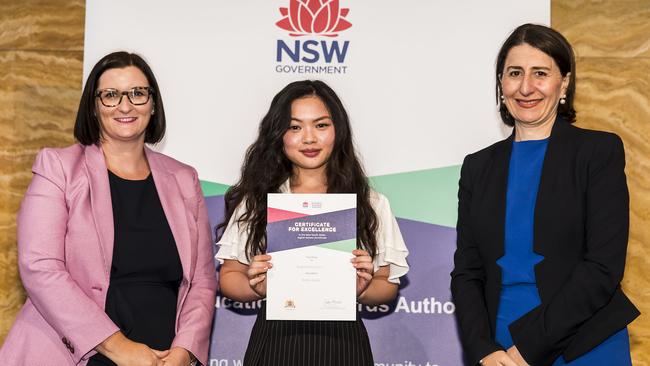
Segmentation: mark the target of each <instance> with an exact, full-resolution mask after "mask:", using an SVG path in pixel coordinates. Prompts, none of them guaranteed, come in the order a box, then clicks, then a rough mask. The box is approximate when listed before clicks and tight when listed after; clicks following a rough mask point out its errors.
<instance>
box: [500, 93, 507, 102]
mask: <svg viewBox="0 0 650 366" xmlns="http://www.w3.org/2000/svg"><path fill="white" fill-rule="evenodd" d="M504 100H506V98H505V97H504V96H503V94H501V101H502V102H503V101H504Z"/></svg>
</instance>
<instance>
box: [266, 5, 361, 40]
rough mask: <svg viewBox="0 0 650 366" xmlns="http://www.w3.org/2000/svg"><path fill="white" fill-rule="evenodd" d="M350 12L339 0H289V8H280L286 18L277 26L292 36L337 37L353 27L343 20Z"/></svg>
mask: <svg viewBox="0 0 650 366" xmlns="http://www.w3.org/2000/svg"><path fill="white" fill-rule="evenodd" d="M349 12H350V9H341V8H340V7H339V0H289V8H280V13H281V14H282V15H283V16H284V18H282V19H281V20H280V21H278V22H277V23H275V25H277V26H278V27H280V28H282V29H284V30H287V31H289V32H291V33H289V35H291V36H304V35H307V34H317V35H321V36H327V37H336V36H337V35H338V34H337V33H338V32H340V31H343V30H346V29H348V28H350V27H351V26H352V24H351V23H350V22H348V21H347V20H345V19H343V18H344V17H345V16H347V15H348V13H349Z"/></svg>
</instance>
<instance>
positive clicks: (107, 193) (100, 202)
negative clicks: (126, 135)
mask: <svg viewBox="0 0 650 366" xmlns="http://www.w3.org/2000/svg"><path fill="white" fill-rule="evenodd" d="M84 155H85V160H86V172H87V174H88V185H89V187H90V207H91V211H92V215H93V221H95V227H96V229H97V233H98V235H99V242H100V246H101V251H102V254H103V256H104V258H103V259H104V271H105V273H106V276H107V278H110V270H111V264H112V262H113V241H114V237H115V227H114V226H115V225H114V222H113V203H112V202H111V188H110V185H109V183H108V169H107V168H106V161H105V160H104V153H103V152H102V150H101V148H100V147H99V146H97V145H89V146H86V147H85V149H84Z"/></svg>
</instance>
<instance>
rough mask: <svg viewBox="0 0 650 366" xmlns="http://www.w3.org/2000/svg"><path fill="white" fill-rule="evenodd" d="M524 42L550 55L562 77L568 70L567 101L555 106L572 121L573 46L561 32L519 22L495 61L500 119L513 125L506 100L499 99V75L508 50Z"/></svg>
mask: <svg viewBox="0 0 650 366" xmlns="http://www.w3.org/2000/svg"><path fill="white" fill-rule="evenodd" d="M524 43H525V44H528V45H530V46H532V47H535V48H537V49H538V50H540V51H542V52H544V53H545V54H547V55H549V56H550V57H551V58H553V60H554V61H555V63H556V64H557V66H558V67H559V68H560V73H561V74H562V76H563V77H564V76H566V75H567V74H568V73H569V72H570V73H571V76H570V77H569V86H568V87H567V90H566V98H565V100H566V102H565V103H564V104H559V105H558V108H557V114H558V116H560V117H562V118H564V120H566V121H567V122H569V123H573V122H575V120H576V110H575V108H573V99H574V98H575V94H576V60H575V56H574V53H573V48H572V47H571V44H569V41H567V39H566V38H564V36H563V35H562V34H560V32H558V31H556V30H554V29H552V28H549V27H547V26H544V25H538V24H524V25H520V26H519V27H517V29H515V30H514V31H513V32H512V34H510V36H508V39H506V41H505V42H504V43H503V46H501V50H499V55H498V56H497V64H496V97H497V105H498V106H499V113H500V114H501V120H502V121H503V123H505V124H507V125H508V126H514V125H515V120H514V118H513V117H512V115H511V114H510V112H508V109H507V108H506V106H505V103H502V102H501V95H502V94H503V91H502V90H501V74H502V73H503V67H504V65H505V63H506V57H508V52H510V49H512V48H513V47H515V46H519V45H522V44H524Z"/></svg>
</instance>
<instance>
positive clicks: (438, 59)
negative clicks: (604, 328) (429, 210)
mask: <svg viewBox="0 0 650 366" xmlns="http://www.w3.org/2000/svg"><path fill="white" fill-rule="evenodd" d="M340 5H341V7H342V8H349V9H350V11H349V14H347V16H346V17H345V18H346V19H347V20H348V21H349V22H350V23H352V27H351V28H349V29H347V30H345V31H342V32H340V34H339V35H338V37H334V38H332V37H318V36H304V37H292V36H290V35H289V34H288V32H287V31H285V30H283V29H280V28H279V27H277V26H276V25H275V23H276V22H278V21H279V20H280V19H282V15H281V14H280V11H279V8H280V7H288V6H289V0H273V1H270V0H248V1H211V0H194V1H188V2H185V3H183V4H181V3H179V2H163V1H155V0H140V1H136V2H134V1H126V0H114V1H111V2H106V1H88V2H87V3H86V32H85V53H84V75H85V76H87V75H88V73H89V72H90V69H91V68H92V66H93V65H94V64H95V63H96V62H97V61H98V60H99V59H100V58H101V57H102V56H104V55H105V54H107V53H109V52H112V51H116V50H127V51H131V52H136V53H138V54H141V55H142V56H144V58H145V59H146V60H147V61H148V62H149V63H150V65H151V67H152V69H153V70H154V73H155V74H156V77H157V79H158V82H159V84H160V89H161V90H160V92H161V93H162V97H163V99H164V102H165V112H166V115H167V124H168V130H167V131H168V132H167V136H166V138H165V140H164V142H163V143H161V144H159V145H158V147H157V149H159V150H161V151H162V152H164V153H166V154H169V155H171V156H173V157H174V158H176V159H178V160H181V161H183V162H186V163H188V164H190V165H193V166H194V167H196V168H197V169H198V171H199V174H200V177H201V179H202V180H207V181H211V182H217V183H222V184H232V183H233V182H235V181H236V179H237V178H238V174H239V169H240V165H241V161H242V157H243V154H244V151H245V149H246V148H247V147H248V146H249V145H250V143H251V142H252V141H253V139H254V137H255V134H256V132H257V127H258V123H259V121H260V120H261V118H262V116H263V115H264V114H265V112H266V111H267V109H268V106H269V104H270V101H271V99H272V97H273V96H274V95H275V94H276V93H277V92H278V91H279V90H280V89H281V88H283V87H284V86H285V85H286V84H287V83H289V82H291V81H294V80H300V79H305V78H311V79H321V80H324V81H326V82H328V83H329V84H330V85H331V86H332V87H333V88H334V89H335V90H336V91H337V93H338V94H339V96H340V97H341V99H342V100H343V102H344V104H345V105H346V108H347V109H348V112H349V114H350V117H351V121H352V126H353V130H354V134H355V140H356V143H357V147H358V148H359V151H360V153H361V155H362V156H363V158H364V163H365V167H366V170H367V172H368V174H369V175H370V176H378V175H386V174H395V173H403V172H412V171H421V170H428V169H433V168H441V167H447V166H455V165H458V164H460V163H461V162H462V159H463V157H464V156H465V155H466V154H468V153H470V152H473V151H476V150H478V149H480V148H482V147H484V146H487V145H489V144H491V143H493V142H495V141H497V140H500V139H502V138H503V137H504V136H506V135H507V134H509V130H508V129H506V128H504V127H503V125H502V123H501V122H500V120H499V119H498V114H497V111H496V106H495V97H494V63H495V58H496V53H497V52H498V49H499V47H500V46H501V44H502V42H503V41H504V39H505V38H506V37H507V35H508V34H509V33H510V32H511V31H512V30H513V29H514V28H515V27H516V26H518V25H520V24H522V23H526V22H533V23H542V24H549V23H550V0H530V1H518V0H509V1H507V0H499V1H476V0H462V1H424V0H405V1H389V0H373V1H360V0H341V2H340ZM311 39H313V40H317V41H319V42H320V41H325V42H326V43H327V44H329V45H331V44H332V43H333V42H338V43H340V44H341V45H342V43H343V42H345V41H348V42H349V48H348V51H347V54H346V57H345V60H344V62H343V63H337V62H333V63H331V64H330V65H334V66H346V72H345V73H342V74H296V73H279V72H277V71H276V66H278V65H279V64H282V65H291V66H296V65H307V66H309V65H327V63H325V62H322V61H321V62H318V63H316V64H309V63H305V62H299V63H294V62H293V61H291V60H290V59H289V58H287V57H286V55H285V57H284V59H283V61H282V62H277V61H276V52H277V43H278V40H281V41H283V42H285V43H286V44H288V45H293V43H294V41H296V40H298V41H300V42H304V41H307V40H311ZM84 79H85V77H84ZM405 189H406V188H405ZM431 189H435V188H431ZM398 193H399V191H398ZM405 193H407V192H406V191H405ZM454 193H455V192H454ZM431 194H432V195H433V194H435V192H433V191H432V192H431ZM445 194H447V193H445ZM394 197H395V196H390V195H389V198H391V202H392V203H395V202H394V201H397V200H398V199H394ZM450 199H453V197H450ZM215 207H217V206H215ZM214 215H215V214H214V212H212V213H211V218H212V219H213V220H216V219H215V217H218V216H214ZM451 215H453V213H451ZM425 221H426V220H425ZM413 223H416V222H414V221H413V222H410V223H409V222H407V221H403V220H402V221H400V227H401V228H402V230H403V232H404V233H405V239H406V240H407V244H408V245H410V246H411V248H412V253H411V258H412V263H418V262H417V260H418V258H420V259H425V258H428V257H426V256H427V255H432V256H434V257H435V256H438V257H440V258H439V260H440V261H441V263H442V264H440V266H438V267H436V268H434V269H433V270H431V269H427V270H426V271H425V270H424V269H425V268H424V267H426V265H427V264H428V263H424V264H418V265H419V266H420V268H419V269H418V268H414V270H413V271H412V273H411V274H409V278H408V281H405V282H406V283H410V284H411V285H410V286H411V287H410V288H411V289H418V291H420V293H418V294H413V293H410V295H409V292H408V289H406V291H404V289H403V291H402V292H403V293H404V294H406V295H405V296H411V298H410V299H411V300H412V299H413V298H414V297H418V298H421V299H426V301H430V302H431V303H435V302H437V301H441V302H442V303H440V304H441V305H440V306H442V305H444V306H445V307H444V309H445V310H444V311H442V312H441V313H442V314H443V315H444V316H446V318H445V319H446V320H444V321H445V322H446V323H445V324H446V325H444V327H443V326H441V327H442V328H438V325H437V323H432V325H431V326H428V325H427V327H429V328H432V329H431V330H430V331H431V334H413V335H412V336H413V337H414V338H412V339H418V338H419V340H418V341H417V343H418V344H419V346H418V347H419V348H418V349H417V350H414V351H413V352H421V353H422V355H420V354H418V355H414V354H408V352H410V349H411V348H410V347H406V348H401V346H400V345H399V344H397V345H395V344H394V343H396V342H397V343H399V340H396V339H394V337H393V336H391V334H392V332H395V330H396V329H399V327H406V326H407V325H404V324H402V325H400V324H398V322H397V319H401V318H395V321H394V322H393V323H392V324H391V323H390V322H391V318H392V317H393V315H390V316H386V317H380V319H369V320H368V321H366V323H367V325H368V328H369V333H370V336H371V339H372V340H373V350H374V351H375V354H376V358H377V357H381V358H382V361H381V362H380V360H378V359H376V362H377V363H378V364H381V365H384V364H385V365H409V363H407V362H410V361H408V360H410V359H417V361H415V362H421V365H422V366H424V365H428V363H424V362H422V360H424V359H425V358H426V359H428V360H434V361H432V362H431V363H430V364H431V365H434V364H439V365H443V364H444V365H455V364H459V363H460V361H459V357H460V356H459V345H458V341H457V338H456V335H455V334H446V333H445V332H449V331H452V332H453V331H455V330H454V325H453V314H451V310H453V308H452V307H451V305H449V306H447V302H445V301H448V300H449V294H448V282H449V275H448V274H449V270H450V268H451V263H450V253H451V252H452V251H453V235H452V236H448V237H445V238H446V239H444V240H442V239H441V240H440V241H439V243H438V244H440V243H442V244H441V245H444V248H439V249H435V248H432V247H430V246H428V247H424V248H425V249H422V248H420V247H418V246H417V245H419V244H417V243H419V242H417V240H416V239H418V235H420V236H422V235H424V231H422V230H423V229H419V228H415V226H413V227H411V226H408V225H411V224H413ZM430 223H432V224H436V222H430ZM416 224H417V223H416ZM414 225H415V224H414ZM445 225H446V226H445ZM407 226H408V227H407ZM416 226H417V225H416ZM450 226H451V225H450V224H449V223H448V222H447V223H446V224H444V225H443V226H441V227H439V228H442V229H441V230H443V231H444V230H453V228H450ZM445 227H446V228H445ZM409 230H410V231H409ZM418 230H420V231H418ZM436 230H438V229H436ZM413 233H415V234H413ZM418 233H419V234H418ZM432 235H434V234H432ZM435 235H437V234H435ZM445 235H446V234H445ZM436 238H438V237H436ZM418 240H419V239H418ZM416 244H417V245H416ZM427 245H428V244H427ZM431 245H434V244H431ZM434 250H438V252H434V253H433V254H432V253H431V252H432V251H434ZM418 251H420V252H418ZM438 253H445V254H444V256H443V254H438ZM432 258H433V257H432ZM427 260H428V259H427ZM434 270H435V272H434ZM425 282H426V283H430V285H428V284H427V286H429V287H426V286H425V288H426V291H423V290H421V287H418V286H417V285H423V284H424V283H425ZM429 288H435V290H432V291H429ZM429 292H431V293H429ZM434 297H435V298H434ZM400 301H401V300H400ZM400 304H402V305H403V304H404V303H402V302H400V303H398V305H397V306H398V308H399V307H400ZM403 309H404V307H403V306H402V310H403ZM447 310H450V311H447ZM402 312H404V311H402ZM217 314H218V315H217V318H218V320H217V325H216V326H215V335H214V336H215V337H231V336H232V335H233V334H240V336H239V337H240V338H243V339H226V340H224V339H223V338H219V339H215V340H213V342H214V343H213V357H215V359H214V360H212V363H211V364H214V365H217V364H219V365H229V364H234V363H228V362H223V361H227V360H225V359H222V360H221V361H217V359H216V358H219V357H221V356H223V355H215V354H214V353H215V352H216V353H219V352H221V351H220V349H224V348H225V349H227V350H226V351H224V352H231V353H236V354H235V355H234V356H233V355H227V357H230V359H231V360H233V359H235V358H237V357H242V356H243V355H242V354H241V352H243V349H245V346H246V342H247V339H246V337H247V335H248V334H249V332H250V324H251V323H252V320H253V317H252V316H250V314H249V316H246V317H242V319H243V320H241V321H239V320H237V321H235V320H234V319H235V318H233V319H231V320H232V321H227V322H225V323H221V324H223V326H224V327H231V326H233V327H240V329H219V321H220V320H219V317H222V318H221V319H224V318H223V317H229V316H231V315H230V314H229V313H227V312H224V313H221V309H220V310H219V311H218V312H217ZM223 314H225V315H223ZM394 315H399V314H394ZM233 316H238V315H233ZM406 316H415V315H412V314H411V315H410V314H406ZM237 319H238V318H237ZM418 319H419V318H418ZM427 324H428V323H427ZM449 329H451V330H449ZM233 332H234V333H233ZM387 332H391V333H387ZM414 333H417V332H414ZM409 339H411V338H409ZM450 340H451V342H450ZM411 342H412V340H411ZM216 345H219V346H216ZM378 349H379V351H378ZM382 349H384V350H386V353H381V352H382ZM402 349H404V352H405V353H406V354H400V353H399V351H400V350H402ZM214 350H216V351H214ZM378 352H379V353H381V354H380V356H377V354H378ZM386 354H388V355H390V354H394V358H393V360H392V361H390V362H392V363H383V360H385V359H387V358H386V357H385V355H386ZM411 356H412V357H413V358H410V357H411ZM416 356H417V357H416ZM387 362H388V361H387ZM413 365H417V363H415V364H413Z"/></svg>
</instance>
